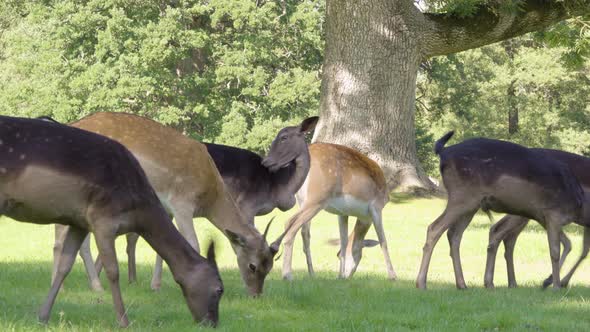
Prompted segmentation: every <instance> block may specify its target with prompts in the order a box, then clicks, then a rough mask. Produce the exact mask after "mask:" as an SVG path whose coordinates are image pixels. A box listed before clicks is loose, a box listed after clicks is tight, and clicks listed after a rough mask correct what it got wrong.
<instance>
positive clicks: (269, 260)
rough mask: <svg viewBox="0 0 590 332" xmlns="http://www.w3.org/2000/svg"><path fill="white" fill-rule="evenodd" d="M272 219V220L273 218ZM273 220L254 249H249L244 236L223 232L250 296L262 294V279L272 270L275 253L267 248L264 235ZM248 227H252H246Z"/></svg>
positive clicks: (228, 231)
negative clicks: (236, 259) (233, 253)
mask: <svg viewBox="0 0 590 332" xmlns="http://www.w3.org/2000/svg"><path fill="white" fill-rule="evenodd" d="M273 219H274V218H273ZM273 219H271V220H270V222H269V223H268V224H267V225H266V229H265V230H264V236H263V238H262V239H261V240H260V241H256V242H258V243H254V245H256V244H257V245H256V248H251V246H252V244H250V245H249V244H248V241H247V240H246V238H244V236H242V235H239V234H236V233H234V232H232V231H230V230H225V233H226V235H227V238H228V239H229V240H230V242H231V244H232V246H233V248H234V251H235V252H236V256H237V257H238V268H239V269H240V274H241V275H242V279H243V281H244V283H245V284H246V288H247V289H248V292H249V293H250V295H252V296H258V295H260V294H262V291H263V289H264V279H265V278H266V275H267V274H268V273H269V272H270V270H272V267H273V262H274V259H273V258H274V256H275V255H276V253H277V251H276V250H274V249H273V247H269V246H268V244H267V242H266V235H267V234H268V229H269V227H270V224H271V223H272V221H273ZM248 227H253V226H250V225H248Z"/></svg>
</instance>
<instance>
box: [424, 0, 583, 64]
mask: <svg viewBox="0 0 590 332" xmlns="http://www.w3.org/2000/svg"><path fill="white" fill-rule="evenodd" d="M589 13H590V0H563V1H552V0H523V3H522V6H521V7H520V10H519V11H517V12H503V11H500V12H497V11H496V12H494V11H493V10H492V9H491V8H490V7H484V6H482V7H481V8H480V9H479V11H478V12H477V13H476V14H474V15H473V16H471V17H466V18H459V17H455V16H451V15H448V14H434V13H424V14H422V16H421V17H420V18H419V19H418V20H416V21H415V23H416V25H415V28H416V30H417V31H418V36H419V38H420V40H421V45H422V55H423V56H424V58H429V57H432V56H436V55H444V54H450V53H456V52H461V51H465V50H468V49H472V48H477V47H481V46H484V45H488V44H492V43H495V42H498V41H501V40H505V39H509V38H512V37H516V36H519V35H522V34H525V33H528V32H531V31H536V30H540V29H543V28H545V27H548V26H550V25H552V24H554V23H557V22H559V21H562V20H564V19H567V18H569V17H575V16H580V15H585V14H589Z"/></svg>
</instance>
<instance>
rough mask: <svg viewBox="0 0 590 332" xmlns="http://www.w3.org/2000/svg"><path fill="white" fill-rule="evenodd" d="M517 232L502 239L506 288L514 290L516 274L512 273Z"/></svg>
mask: <svg viewBox="0 0 590 332" xmlns="http://www.w3.org/2000/svg"><path fill="white" fill-rule="evenodd" d="M518 235H520V231H519V232H514V233H510V234H508V236H507V237H506V238H505V239H504V260H505V261H506V274H507V277H508V287H509V288H516V287H517V286H518V284H517V283H516V273H515V272H514V247H515V246H516V239H518Z"/></svg>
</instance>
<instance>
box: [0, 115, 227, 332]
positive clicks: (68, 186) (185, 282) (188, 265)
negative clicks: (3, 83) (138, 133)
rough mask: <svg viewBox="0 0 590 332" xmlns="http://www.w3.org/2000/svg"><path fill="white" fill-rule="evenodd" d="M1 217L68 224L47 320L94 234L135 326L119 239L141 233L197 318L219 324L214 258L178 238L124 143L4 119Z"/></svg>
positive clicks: (117, 300)
mask: <svg viewBox="0 0 590 332" xmlns="http://www.w3.org/2000/svg"><path fill="white" fill-rule="evenodd" d="M0 155H1V156H2V157H1V158H0V214H1V215H6V216H8V217H10V218H12V219H15V220H18V221H22V222H31V223H36V224H51V223H59V224H63V225H68V226H69V227H68V228H67V229H66V230H65V232H63V233H61V234H62V236H63V238H62V241H63V246H62V250H61V252H60V255H59V266H58V268H57V271H56V274H55V278H54V281H53V284H52V286H51V289H50V291H49V295H48V296H47V299H46V300H45V303H44V304H43V306H42V307H41V310H40V311H39V320H40V321H41V322H43V323H47V322H48V320H49V316H50V313H51V308H52V307H53V303H54V301H55V298H56V296H57V293H58V292H59V289H60V287H61V285H62V283H63V281H64V279H65V277H66V276H67V274H68V273H69V272H70V270H71V268H72V264H73V263H74V260H75V258H76V255H77V252H78V249H79V247H80V245H81V243H82V241H83V240H84V238H86V236H87V234H88V232H92V233H94V235H95V238H96V244H97V246H98V250H99V252H100V254H101V256H102V257H103V261H104V265H105V269H106V272H107V277H108V280H109V284H110V287H111V291H112V296H113V302H114V307H115V311H116V313H117V319H118V321H119V324H120V325H121V326H123V327H125V326H127V325H128V324H129V321H128V319H127V314H126V312H125V308H124V305H123V299H122V297H121V290H120V288H119V267H118V263H117V255H116V252H115V237H116V236H117V235H120V234H124V233H127V232H137V233H138V234H140V235H141V236H142V237H143V238H144V239H145V240H146V241H147V242H148V243H149V244H150V246H152V248H154V250H156V252H158V253H159V254H160V255H162V257H164V259H165V260H166V262H167V263H168V265H169V266H170V269H171V270H172V273H173V275H174V279H175V280H176V282H177V283H178V284H179V285H180V287H181V289H182V291H183V295H184V296H185V298H186V301H187V304H188V307H189V310H190V311H191V314H192V315H193V318H194V319H195V320H196V321H205V322H207V323H209V324H213V325H215V324H217V321H218V310H219V300H220V298H221V295H222V292H223V284H222V282H221V279H220V277H219V272H218V269H217V265H216V263H215V259H214V251H213V248H211V250H210V252H209V260H206V259H204V258H203V257H201V256H199V254H198V253H197V252H196V251H195V250H194V249H193V248H192V247H191V246H190V245H189V243H188V242H187V241H186V240H184V238H183V237H182V236H181V235H180V234H179V233H178V231H177V230H176V228H174V225H173V224H172V221H171V220H170V218H169V216H168V214H167V212H166V211H165V210H164V207H163V206H162V204H161V203H160V202H159V200H158V198H157V196H156V194H155V192H154V190H153V189H152V188H151V186H150V184H149V182H148V180H147V178H146V176H145V174H144V172H143V170H142V169H141V167H140V165H139V163H138V162H137V160H136V159H135V158H134V157H133V155H132V154H131V153H129V151H128V150H127V149H126V148H125V147H124V146H122V145H121V144H119V143H118V142H116V141H113V140H111V139H108V138H107V137H104V136H101V135H97V134H94V133H90V132H87V131H84V130H80V129H77V128H72V127H68V126H64V125H60V124H56V123H50V122H47V121H44V120H37V119H23V118H12V117H6V116H0Z"/></svg>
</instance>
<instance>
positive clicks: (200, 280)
mask: <svg viewBox="0 0 590 332" xmlns="http://www.w3.org/2000/svg"><path fill="white" fill-rule="evenodd" d="M207 261H208V264H200V265H198V266H194V267H192V269H193V270H194V271H191V272H190V273H188V274H186V275H188V276H189V277H188V278H187V279H185V280H177V281H178V283H179V284H180V286H181V289H182V293H183V295H184V297H185V298H186V302H187V304H188V307H189V310H190V312H191V314H192V315H193V319H194V320H195V321H196V322H200V323H201V324H203V325H209V326H213V327H215V326H217V322H218V321H219V300H220V299H221V296H222V295H223V283H222V282H221V278H220V276H219V269H218V268H217V262H215V244H214V243H213V242H211V244H210V245H209V249H208V250H207Z"/></svg>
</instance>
